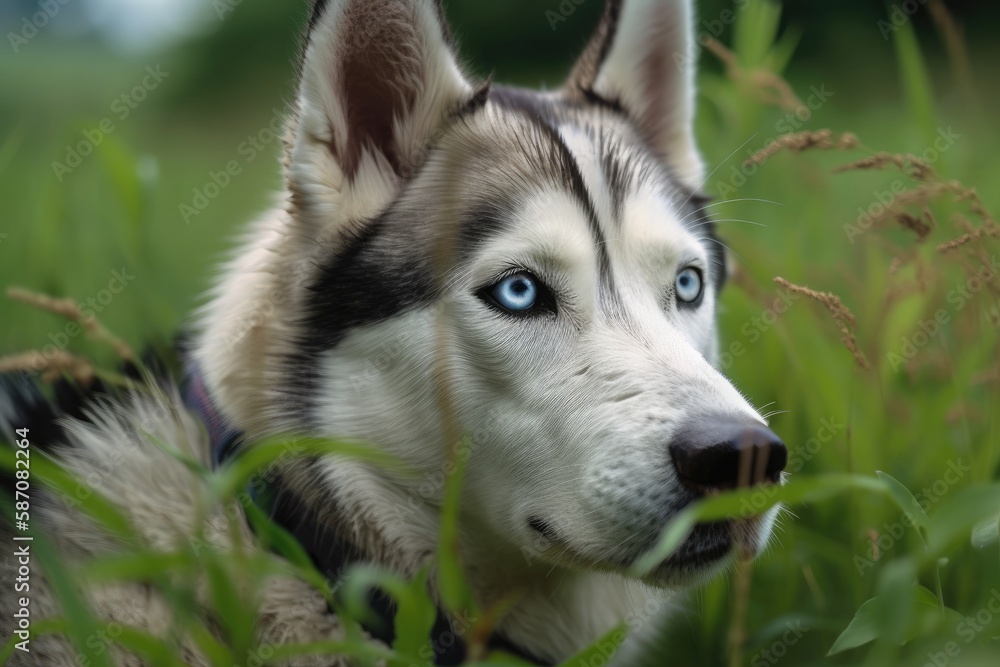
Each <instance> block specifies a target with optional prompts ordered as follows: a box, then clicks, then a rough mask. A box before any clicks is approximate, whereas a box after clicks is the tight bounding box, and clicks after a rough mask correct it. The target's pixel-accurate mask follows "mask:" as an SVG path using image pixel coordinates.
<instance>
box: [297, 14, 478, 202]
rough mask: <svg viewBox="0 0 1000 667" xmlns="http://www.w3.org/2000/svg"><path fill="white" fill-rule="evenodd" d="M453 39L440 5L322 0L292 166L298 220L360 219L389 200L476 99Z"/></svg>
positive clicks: (309, 48) (313, 26)
mask: <svg viewBox="0 0 1000 667" xmlns="http://www.w3.org/2000/svg"><path fill="white" fill-rule="evenodd" d="M450 41H451V40H450V33H449V31H448V28H447V26H446V24H445V22H444V15H443V11H442V10H441V7H440V1H439V0H317V2H316V5H315V7H314V10H313V15H312V18H311V20H310V29H309V34H308V38H307V44H306V49H305V56H304V61H303V65H302V81H301V84H300V91H299V100H298V119H297V123H296V126H295V136H294V138H293V144H292V148H291V151H292V153H291V156H290V160H289V163H290V164H289V185H290V187H291V191H292V195H293V197H294V198H295V201H296V205H297V207H298V209H299V212H300V214H305V215H309V214H310V213H318V214H319V217H321V218H325V219H326V220H327V221H329V217H330V216H331V215H333V214H334V213H335V217H336V218H338V219H340V220H343V219H345V216H346V217H354V218H357V217H358V216H366V215H372V214H374V213H375V212H377V209H378V208H379V207H380V206H384V205H385V204H387V203H388V201H390V200H391V197H392V195H393V194H394V193H395V192H396V191H397V190H398V187H399V184H400V182H401V181H402V180H404V179H405V178H407V177H409V176H410V175H412V173H413V172H414V170H415V169H416V168H417V167H418V166H419V163H420V160H421V158H422V154H423V152H424V149H425V147H426V145H427V143H428V142H429V141H430V140H431V138H432V136H433V133H434V131H435V130H436V129H437V128H438V127H440V126H441V125H442V124H443V123H444V121H445V120H446V118H447V117H448V115H449V114H451V113H453V112H454V111H455V110H456V109H458V108H459V107H461V106H462V105H463V104H465V103H467V102H468V101H469V100H471V99H472V98H473V97H474V95H475V91H474V90H473V89H472V87H471V86H470V84H469V83H468V81H467V80H466V79H465V77H464V76H463V75H462V73H461V71H460V69H459V66H458V63H457V61H456V59H455V57H454V55H453V54H452V51H451V46H450ZM303 209H305V210H303ZM317 209H318V210H317Z"/></svg>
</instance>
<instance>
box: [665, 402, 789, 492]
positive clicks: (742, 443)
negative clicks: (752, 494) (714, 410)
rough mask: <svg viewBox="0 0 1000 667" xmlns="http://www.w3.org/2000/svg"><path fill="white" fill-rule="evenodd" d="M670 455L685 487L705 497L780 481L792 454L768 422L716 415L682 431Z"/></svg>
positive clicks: (700, 420) (675, 439)
mask: <svg viewBox="0 0 1000 667" xmlns="http://www.w3.org/2000/svg"><path fill="white" fill-rule="evenodd" d="M670 457H671V458H672V459H673V461H674V468H675V469H676V470H677V475H678V477H680V480H681V483H682V484H684V485H685V486H687V487H688V488H690V489H691V490H693V491H698V492H699V493H704V492H705V491H709V490H712V489H733V488H736V487H745V486H754V485H757V484H767V483H776V482H778V481H779V479H780V477H781V471H782V470H784V469H785V464H786V463H788V450H787V449H786V448H785V443H783V442H782V441H781V438H779V437H778V436H777V435H775V434H774V432H773V431H771V429H769V428H767V427H766V426H764V425H763V424H760V423H757V422H753V421H744V420H734V419H732V418H729V417H722V416H718V415H715V416H708V417H703V418H701V419H699V420H697V422H696V423H692V424H690V425H689V426H688V427H686V428H684V429H681V431H680V432H679V433H678V434H677V436H676V437H675V438H674V441H673V443H672V444H671V445H670Z"/></svg>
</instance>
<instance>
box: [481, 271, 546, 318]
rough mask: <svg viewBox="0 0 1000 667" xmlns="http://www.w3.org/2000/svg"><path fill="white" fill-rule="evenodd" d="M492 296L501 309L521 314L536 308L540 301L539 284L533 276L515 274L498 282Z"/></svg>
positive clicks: (491, 293)
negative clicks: (536, 303) (537, 302)
mask: <svg viewBox="0 0 1000 667" xmlns="http://www.w3.org/2000/svg"><path fill="white" fill-rule="evenodd" d="M490 295H491V296H492V297H493V300H494V301H496V302H497V304H499V305H500V306H501V307H503V308H506V309H507V310H510V311H513V312H517V313H521V312H524V311H526V310H531V309H532V308H533V307H534V306H535V302H536V301H537V300H538V283H536V282H535V278H534V277H533V276H530V275H528V274H526V273H515V274H514V275H512V276H507V277H506V278H504V279H503V280H501V281H500V282H498V283H497V284H496V285H495V286H494V287H493V291H492V292H490Z"/></svg>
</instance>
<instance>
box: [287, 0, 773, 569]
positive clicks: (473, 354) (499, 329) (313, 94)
mask: <svg viewBox="0 0 1000 667" xmlns="http://www.w3.org/2000/svg"><path fill="white" fill-rule="evenodd" d="M690 20H691V17H690V8H689V6H688V3H687V2H685V1H682V0H624V1H621V0H619V1H616V0H612V1H611V2H610V3H609V5H608V9H607V11H606V14H605V17H604V19H603V21H602V23H601V25H600V27H599V29H598V31H597V34H596V36H595V37H594V40H593V42H592V43H591V45H590V46H589V47H588V48H587V50H586V52H585V53H584V55H583V57H582V58H581V59H580V61H579V62H578V64H577V66H576V68H575V69H574V71H573V73H572V75H571V77H570V80H569V81H568V83H567V84H566V85H565V87H564V88H563V89H561V90H559V91H557V92H551V93H534V92H527V91H522V90H515V89H506V88H502V87H499V86H489V85H479V86H476V85H472V84H470V83H469V82H468V81H467V80H466V79H465V78H464V77H463V75H462V74H461V72H460V70H459V68H458V67H457V65H456V64H455V60H454V58H453V56H452V53H451V50H450V46H449V39H448V37H447V30H446V28H444V26H443V23H442V19H441V13H440V9H439V7H438V6H437V5H436V4H435V3H434V2H433V0H389V1H386V0H380V1H378V2H376V1H375V0H329V2H325V3H324V2H320V3H319V6H318V7H317V9H316V12H315V15H314V17H313V22H312V27H311V32H310V35H309V43H308V47H307V50H306V54H305V62H304V73H303V82H302V88H301V97H300V101H299V106H300V109H299V114H298V119H297V125H296V130H295V136H294V140H293V141H292V142H291V148H290V157H289V169H288V179H289V187H290V191H291V193H292V202H293V213H292V215H293V223H292V229H290V230H289V231H288V234H289V235H290V236H292V237H293V238H295V239H297V241H296V242H295V244H294V246H295V247H297V248H298V250H297V251H296V252H298V253H300V255H301V256H302V257H308V258H309V261H308V262H307V265H308V266H310V267H315V268H314V269H310V271H311V275H309V276H308V278H307V279H305V280H304V281H302V282H303V284H304V285H305V288H304V289H303V290H302V291H301V292H300V293H299V294H298V295H297V296H296V299H297V303H298V306H297V308H298V310H299V312H300V313H304V314H303V315H302V316H301V318H300V319H299V320H298V321H296V322H294V323H292V324H291V325H290V326H292V328H293V331H294V337H295V339H296V340H297V344H296V350H295V352H294V354H291V355H289V356H288V360H287V361H286V365H285V367H284V368H283V370H282V374H283V376H284V377H285V378H287V379H288V382H287V383H286V385H285V386H284V387H282V391H287V390H292V391H293V395H294V396H295V399H294V406H292V408H291V411H292V412H294V413H295V414H296V415H297V419H298V420H299V421H298V425H299V426H300V427H305V428H308V429H310V430H312V431H314V432H317V433H320V434H323V435H326V436H332V437H345V436H347V437H354V438H360V439H363V440H366V441H369V442H372V443H375V444H376V445H378V446H379V447H382V448H384V449H385V450H386V451H388V452H390V453H392V454H394V455H395V456H398V457H399V458H402V459H403V460H405V461H407V462H408V463H409V464H410V465H411V466H413V467H415V468H416V469H417V470H419V471H421V472H423V473H427V475H426V476H421V477H419V478H418V479H417V480H416V481H405V480H396V481H394V483H397V484H399V485H403V486H404V487H405V486H407V485H409V486H408V487H407V490H406V492H407V493H408V494H410V495H412V496H414V497H419V498H420V499H421V502H426V503H427V504H429V505H430V506H432V507H433V506H434V505H435V504H436V503H438V502H440V498H441V494H442V492H443V486H442V485H440V484H433V483H431V484H428V483H427V481H426V480H427V479H434V478H433V476H431V473H434V472H437V471H440V470H441V469H442V467H443V466H444V465H445V462H446V459H447V458H448V457H449V456H450V455H451V454H452V452H453V447H454V444H455V443H453V442H449V441H448V440H449V439H450V438H452V437H453V436H455V435H456V434H458V435H463V434H464V435H470V436H471V438H470V440H469V441H468V447H469V450H468V451H465V450H463V448H462V447H459V448H458V450H457V451H458V453H459V456H461V458H463V459H466V458H467V459H468V460H467V463H466V466H467V472H466V479H465V484H464V494H465V495H464V502H463V521H464V523H463V530H464V532H465V534H466V535H467V536H468V537H469V539H471V540H473V541H475V542H476V543H477V544H479V545H488V546H489V548H490V549H493V550H495V552H496V553H497V554H498V555H500V554H508V553H509V554H517V555H516V556H515V558H521V557H522V554H530V555H531V558H534V559H538V560H541V561H543V562H545V563H549V564H550V565H549V566H551V564H563V565H568V566H572V567H585V568H589V569H605V570H613V571H623V570H625V569H627V568H628V567H629V566H630V565H632V564H633V563H634V561H635V560H636V559H637V558H638V557H639V556H640V555H642V553H643V552H645V551H646V550H648V549H649V548H650V547H652V546H653V544H655V542H656V540H657V538H658V537H659V535H660V533H661V532H662V530H663V528H664V526H665V525H666V523H667V522H668V521H669V519H670V518H671V516H673V515H674V514H676V512H677V511H679V510H680V509H681V508H682V507H684V506H685V505H686V504H688V503H690V502H691V501H692V500H694V499H696V498H697V497H699V496H700V495H703V494H705V493H710V492H712V491H713V490H716V489H720V488H729V487H733V486H736V485H737V484H738V483H743V484H745V483H747V482H749V481H776V480H777V477H778V474H779V472H780V469H781V467H782V466H783V464H784V448H783V446H782V445H781V443H780V441H778V440H777V438H776V436H774V435H773V434H771V433H770V431H768V430H767V429H766V427H765V426H764V424H763V420H762V419H761V418H760V417H759V416H758V414H757V413H756V412H755V410H754V409H753V408H752V407H751V406H750V405H749V404H748V403H747V402H746V401H745V400H744V399H743V397H742V396H741V395H740V394H739V392H737V391H736V390H735V389H734V388H733V387H732V385H731V384H730V383H729V382H728V381H727V380H726V379H725V378H724V377H723V376H722V375H721V374H720V373H719V372H718V371H717V370H715V368H713V366H712V360H713V359H714V357H715V346H716V343H715V338H716V335H715V334H716V332H715V309H716V303H717V297H718V289H719V288H720V287H721V285H722V283H723V280H724V274H725V267H724V254H723V252H722V251H721V248H720V244H719V242H718V241H717V240H716V239H715V238H714V236H713V230H712V226H711V224H710V222H709V220H708V219H707V217H706V215H705V214H704V212H703V204H704V201H703V200H702V199H701V198H700V197H699V195H698V188H699V186H700V185H701V179H702V167H701V161H700V158H699V156H698V154H697V152H696V150H695V148H694V142H693V138H692V135H693V132H692V116H693V90H692V83H691V81H692V73H691V67H692V60H693V59H692V58H691V54H692V48H693V45H692V43H691V37H690V31H689V23H690ZM282 409H288V406H287V404H286V405H285V406H284V407H283V408H282ZM769 526H770V521H769V519H767V518H765V519H763V520H752V521H740V522H733V523H722V524H714V525H711V526H704V527H701V528H699V529H698V530H697V531H696V532H695V533H694V535H692V537H691V538H690V539H689V540H688V542H687V543H686V544H685V545H684V547H683V548H682V549H681V550H680V552H678V553H677V554H675V556H673V557H672V558H671V559H670V560H668V561H667V562H665V563H664V564H663V565H662V566H661V567H660V568H659V569H658V570H657V571H656V572H654V573H653V575H651V578H650V581H651V582H653V583H657V584H661V585H668V584H675V583H681V582H684V581H687V580H689V579H691V578H692V577H694V576H697V575H699V574H703V573H704V572H705V571H707V570H708V569H710V568H712V567H714V566H717V565H718V564H720V563H722V562H724V561H725V560H726V557H727V556H729V555H730V554H731V553H732V552H734V551H735V550H737V549H740V550H742V551H744V552H748V553H753V552H755V551H756V550H758V549H759V548H760V546H761V545H762V544H763V543H764V541H765V540H766V539H767V533H768V531H769V530H770V528H769Z"/></svg>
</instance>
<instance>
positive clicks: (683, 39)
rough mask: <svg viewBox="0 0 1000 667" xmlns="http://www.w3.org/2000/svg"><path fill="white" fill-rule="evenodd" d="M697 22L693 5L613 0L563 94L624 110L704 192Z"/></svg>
mask: <svg viewBox="0 0 1000 667" xmlns="http://www.w3.org/2000/svg"><path fill="white" fill-rule="evenodd" d="M693 20H694V19H693V10H692V8H691V0H608V2H607V6H606V8H605V11H604V16H603V17H602V19H601V22H600V23H599V24H598V26H597V31H596V33H595V34H594V37H593V38H592V40H591V42H590V44H589V45H588V46H587V48H586V50H585V51H584V53H583V55H582V56H581V57H580V59H579V61H578V62H577V63H576V66H575V67H574V69H573V72H572V74H571V75H570V78H569V81H568V83H567V84H566V89H565V91H566V93H567V94H568V95H569V96H570V97H572V98H574V99H577V100H578V101H585V100H591V101H594V100H599V101H601V102H603V103H610V104H612V105H614V106H619V107H621V108H622V109H623V110H624V111H625V112H626V113H627V114H628V115H629V117H630V118H632V120H633V122H634V123H635V125H636V126H637V127H638V129H639V131H640V132H641V133H642V135H643V136H644V138H645V139H646V140H647V141H648V142H649V144H650V146H651V147H652V148H653V150H654V151H655V152H656V153H657V154H658V155H659V156H660V158H661V159H662V160H663V161H664V162H665V163H666V164H667V165H669V166H670V167H671V168H672V169H673V171H674V173H675V174H676V175H677V177H678V178H679V179H680V180H681V181H682V182H683V183H684V184H685V185H686V186H687V187H689V188H691V189H692V190H699V189H700V188H701V185H702V182H701V181H702V178H703V175H704V174H703V172H704V165H703V163H702V160H701V156H700V155H699V154H698V150H697V148H696V146H695V140H694V109H695V100H694V98H695V84H694V75H695V61H696V44H695V41H694V25H693Z"/></svg>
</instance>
